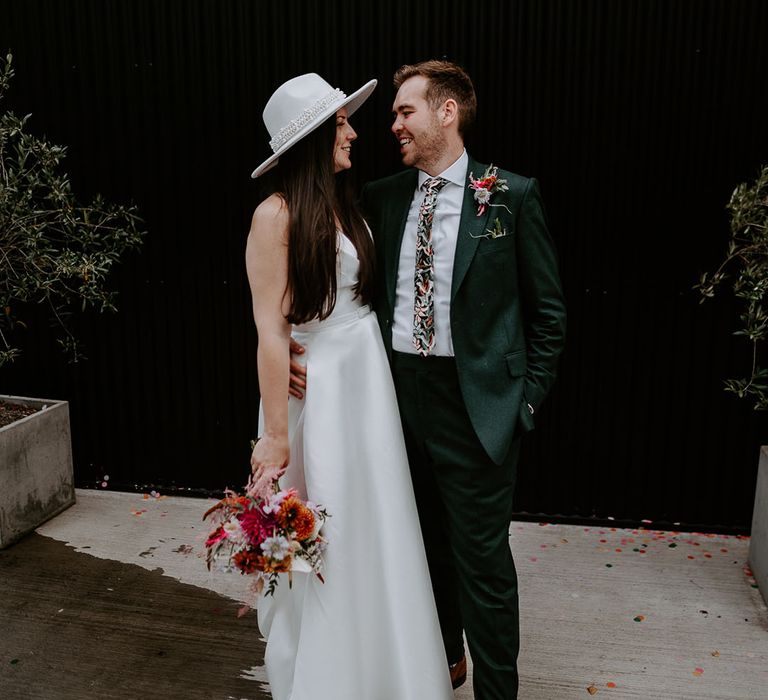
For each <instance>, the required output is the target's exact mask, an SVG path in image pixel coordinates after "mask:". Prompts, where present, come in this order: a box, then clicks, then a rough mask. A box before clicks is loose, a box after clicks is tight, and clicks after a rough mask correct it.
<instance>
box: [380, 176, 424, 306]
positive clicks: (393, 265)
mask: <svg viewBox="0 0 768 700" xmlns="http://www.w3.org/2000/svg"><path fill="white" fill-rule="evenodd" d="M417 183H418V171H417V170H415V169H413V168H412V169H411V170H410V171H408V173H407V176H406V177H403V179H402V185H401V186H400V189H399V190H398V191H397V192H395V196H394V197H393V198H392V202H391V204H390V205H389V208H390V210H389V213H388V222H389V225H388V231H387V242H386V245H387V251H386V256H385V263H386V265H385V275H386V278H385V279H386V285H387V298H388V300H389V307H390V309H391V310H392V312H393V313H394V309H395V291H396V287H397V270H398V268H399V266H400V247H401V245H402V243H403V233H404V232H405V223H406V221H407V220H408V211H409V210H410V208H411V202H412V201H413V193H414V192H415V190H416V185H417Z"/></svg>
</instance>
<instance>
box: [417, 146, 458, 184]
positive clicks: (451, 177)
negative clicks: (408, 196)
mask: <svg viewBox="0 0 768 700" xmlns="http://www.w3.org/2000/svg"><path fill="white" fill-rule="evenodd" d="M468 167H469V156H468V155H467V149H466V148H465V149H464V150H462V152H461V155H460V156H459V157H458V158H457V159H456V160H455V161H454V162H453V163H452V164H451V165H449V166H448V167H447V168H446V169H445V170H443V172H441V173H440V174H439V175H438V177H442V178H445V179H446V180H448V182H451V183H453V184H454V185H458V186H459V187H464V181H465V180H466V178H467V168H468ZM429 177H430V175H427V173H425V172H424V171H423V170H419V189H421V186H422V185H423V184H424V182H425V181H426V180H427V179H429Z"/></svg>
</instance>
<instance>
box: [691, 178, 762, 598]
mask: <svg viewBox="0 0 768 700" xmlns="http://www.w3.org/2000/svg"><path fill="white" fill-rule="evenodd" d="M728 211H729V212H730V215H731V216H730V219H731V239H730V241H729V243H728V252H727V254H726V257H725V259H724V260H723V262H722V264H721V265H720V267H718V268H717V270H716V271H715V272H714V273H711V274H709V273H705V274H704V275H702V277H701V281H700V283H699V284H698V285H697V287H698V289H699V290H700V291H701V293H702V294H703V295H704V298H707V297H712V296H714V294H715V291H716V290H717V287H718V285H719V284H721V283H722V282H724V281H725V280H728V281H729V282H730V283H731V289H732V291H733V293H734V294H735V295H736V297H737V298H738V299H740V300H741V301H742V303H743V312H742V314H741V317H740V320H741V327H740V328H739V330H738V331H736V334H737V335H740V336H744V337H745V338H746V339H747V340H748V341H749V342H750V343H751V344H752V366H751V369H750V372H749V376H747V377H742V378H740V379H729V380H727V381H726V386H725V388H726V390H727V391H731V392H733V393H735V394H736V395H737V396H739V397H740V398H743V399H746V400H748V401H750V402H752V405H753V407H754V408H755V410H758V411H766V410H768V367H766V366H764V364H763V363H764V360H765V349H766V339H767V338H768V166H763V167H762V169H761V170H760V173H759V175H758V177H757V179H756V180H755V182H754V183H752V184H748V183H742V184H741V185H739V186H738V187H737V188H736V189H735V190H734V191H733V195H731V200H730V202H729V203H728ZM749 560H750V565H751V567H752V571H753V573H754V575H755V579H756V580H757V585H758V587H759V588H760V591H761V592H762V594H763V597H764V598H765V599H766V601H767V602H768V446H765V445H764V446H763V447H762V448H761V450H760V460H759V465H758V472H757V490H756V494H755V508H754V511H753V514H752V538H751V541H750V547H749Z"/></svg>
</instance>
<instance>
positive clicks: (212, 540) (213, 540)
mask: <svg viewBox="0 0 768 700" xmlns="http://www.w3.org/2000/svg"><path fill="white" fill-rule="evenodd" d="M225 539H227V533H226V532H224V528H223V527H222V526H221V525H219V527H217V528H216V529H215V530H214V531H213V532H212V533H211V534H210V535H208V539H207V540H206V541H205V546H206V547H213V545H215V544H217V543H218V542H221V541H222V540H225Z"/></svg>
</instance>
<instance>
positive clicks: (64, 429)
mask: <svg viewBox="0 0 768 700" xmlns="http://www.w3.org/2000/svg"><path fill="white" fill-rule="evenodd" d="M12 78H13V69H12V57H11V55H10V54H9V55H8V56H7V57H6V58H5V60H4V61H3V60H1V59H0V367H2V366H3V365H7V364H8V363H11V362H13V360H14V358H16V357H17V356H18V355H19V353H20V352H21V351H22V350H21V347H22V346H23V344H24V341H25V338H24V331H25V330H26V328H27V322H26V321H25V320H24V319H25V317H28V316H30V315H37V314H39V311H40V309H41V308H43V309H45V310H47V312H48V314H49V315H50V317H51V319H52V321H53V322H54V325H55V326H56V328H57V331H58V337H57V342H58V343H59V345H60V346H61V348H62V350H63V351H64V352H65V353H66V354H67V355H68V356H69V358H70V359H71V360H72V361H77V360H78V359H80V358H82V353H81V350H80V347H79V345H78V342H77V339H76V338H75V336H74V334H73V332H72V330H71V327H70V323H69V319H70V318H71V316H72V314H74V313H76V312H77V311H79V310H83V309H85V308H87V307H89V306H92V307H95V308H96V309H98V310H99V311H105V310H114V309H115V305H114V293H113V292H111V291H110V290H109V289H108V288H107V286H106V281H107V278H108V275H109V273H110V271H111V269H112V267H113V266H114V265H115V264H116V263H118V262H119V260H120V258H121V256H122V255H123V254H124V253H125V252H126V251H128V250H130V249H135V248H138V246H139V244H140V242H141V238H142V236H143V233H144V232H143V231H142V230H141V219H140V217H139V216H138V213H137V211H136V208H135V207H125V206H119V205H113V204H108V203H106V202H105V201H104V200H103V199H102V198H101V197H98V196H97V197H96V198H94V200H93V201H92V202H91V203H90V204H80V203H78V201H77V200H76V198H75V196H74V194H73V193H72V189H71V186H70V182H69V179H68V177H67V175H66V174H65V173H63V172H61V169H60V167H59V166H60V163H61V161H62V159H63V158H64V156H65V150H66V149H64V148H63V147H60V146H56V145H53V144H50V143H48V142H47V141H45V140H44V139H40V138H38V137H36V136H34V135H32V134H31V133H28V132H27V123H28V121H29V118H30V115H27V116H25V117H18V116H16V115H15V114H14V113H13V112H11V111H7V110H4V109H1V108H2V106H3V105H2V100H3V98H4V97H5V95H6V93H7V91H8V88H9V85H10V81H11V79H12ZM0 403H2V404H3V409H2V411H0V421H2V419H3V417H5V419H6V421H5V422H8V421H10V422H9V424H7V425H5V426H3V425H2V423H0V483H2V485H3V487H2V489H0V547H4V546H6V545H7V544H9V543H10V542H12V541H14V540H15V539H17V538H18V537H20V536H22V535H23V534H25V533H26V532H29V531H30V530H32V529H34V528H35V527H37V525H39V524H40V523H41V522H43V521H44V520H46V519H48V518H50V517H52V516H53V515H55V514H56V513H58V512H59V511H61V510H62V509H63V508H66V507H67V506H69V505H71V504H72V503H73V502H74V487H73V476H72V453H71V447H70V432H69V408H68V405H67V402H66V401H51V400H46V399H28V398H22V397H12V396H0ZM27 414H29V415H27Z"/></svg>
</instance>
